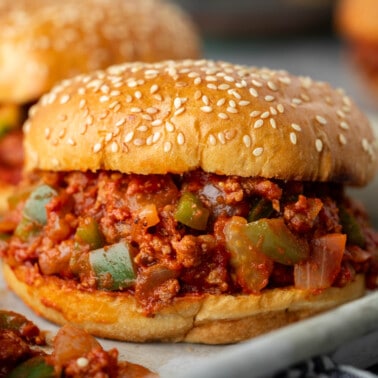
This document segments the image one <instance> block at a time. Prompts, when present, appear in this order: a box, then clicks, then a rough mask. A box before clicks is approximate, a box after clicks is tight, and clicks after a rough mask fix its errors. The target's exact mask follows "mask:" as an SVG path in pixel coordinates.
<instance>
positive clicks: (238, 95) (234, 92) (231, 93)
mask: <svg viewBox="0 0 378 378" xmlns="http://www.w3.org/2000/svg"><path fill="white" fill-rule="evenodd" d="M228 93H229V94H230V95H233V96H234V97H236V98H237V99H238V100H241V96H240V94H239V93H238V92H237V91H236V90H235V89H230V90H229V91H228Z"/></svg>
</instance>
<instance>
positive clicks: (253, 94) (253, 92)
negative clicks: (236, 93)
mask: <svg viewBox="0 0 378 378" xmlns="http://www.w3.org/2000/svg"><path fill="white" fill-rule="evenodd" d="M249 93H250V94H251V96H253V97H259V93H258V92H257V91H256V89H255V88H249Z"/></svg>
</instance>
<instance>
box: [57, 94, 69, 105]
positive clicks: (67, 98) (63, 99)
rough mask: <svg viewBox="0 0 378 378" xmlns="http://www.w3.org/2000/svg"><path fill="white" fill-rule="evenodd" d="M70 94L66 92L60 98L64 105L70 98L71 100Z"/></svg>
mask: <svg viewBox="0 0 378 378" xmlns="http://www.w3.org/2000/svg"><path fill="white" fill-rule="evenodd" d="M70 98H71V97H70V95H68V94H65V95H63V96H62V97H61V98H60V101H59V102H60V103H61V104H62V105H63V104H66V103H67V102H68V101H69V100H70Z"/></svg>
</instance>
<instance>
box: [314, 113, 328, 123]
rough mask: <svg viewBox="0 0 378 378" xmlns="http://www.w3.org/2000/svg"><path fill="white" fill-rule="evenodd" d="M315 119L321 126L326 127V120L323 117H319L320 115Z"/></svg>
mask: <svg viewBox="0 0 378 378" xmlns="http://www.w3.org/2000/svg"><path fill="white" fill-rule="evenodd" d="M315 119H316V120H317V121H318V122H319V123H320V124H321V125H326V124H327V120H326V119H325V118H324V117H322V116H320V115H317V116H315Z"/></svg>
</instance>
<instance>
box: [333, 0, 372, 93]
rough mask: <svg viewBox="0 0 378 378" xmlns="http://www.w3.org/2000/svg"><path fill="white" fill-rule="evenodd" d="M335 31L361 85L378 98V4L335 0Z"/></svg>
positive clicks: (360, 0)
mask: <svg viewBox="0 0 378 378" xmlns="http://www.w3.org/2000/svg"><path fill="white" fill-rule="evenodd" d="M335 27H336V30H337V32H338V33H339V35H341V37H342V38H343V39H344V40H345V41H346V44H347V51H348V58H349V59H351V61H352V62H353V65H354V68H356V69H357V72H358V73H359V74H360V76H361V78H362V80H363V81H364V84H365V85H366V87H367V88H369V89H370V90H371V91H372V92H374V93H375V94H376V95H378V1H377V0H339V1H338V3H337V6H336V8H335Z"/></svg>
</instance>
